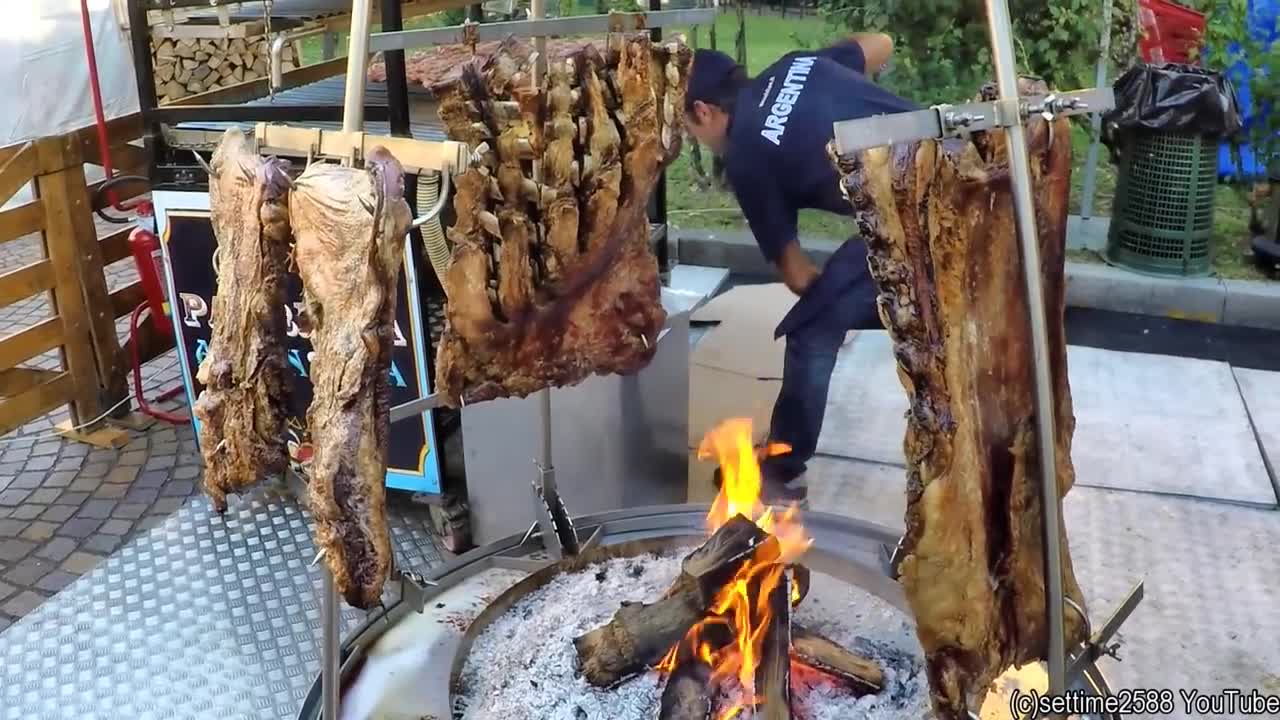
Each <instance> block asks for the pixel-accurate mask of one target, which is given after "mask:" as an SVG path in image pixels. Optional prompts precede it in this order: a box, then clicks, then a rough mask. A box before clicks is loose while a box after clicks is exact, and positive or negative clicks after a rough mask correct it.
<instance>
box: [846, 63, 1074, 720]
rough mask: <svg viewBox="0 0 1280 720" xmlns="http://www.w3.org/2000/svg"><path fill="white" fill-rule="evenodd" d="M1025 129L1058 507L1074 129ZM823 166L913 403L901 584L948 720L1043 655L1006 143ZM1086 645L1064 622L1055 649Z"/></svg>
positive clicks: (1023, 339)
mask: <svg viewBox="0 0 1280 720" xmlns="http://www.w3.org/2000/svg"><path fill="white" fill-rule="evenodd" d="M1026 87H1028V88H1029V89H1033V90H1034V86H1033V85H1027V86H1026ZM1029 133H1030V138H1029V147H1030V149H1031V151H1032V175H1033V183H1034V186H1035V199H1036V212H1037V221H1038V229H1039V234H1040V248H1041V254H1042V269H1043V275H1044V287H1045V305H1046V314H1047V317H1048V321H1049V328H1050V331H1049V347H1050V364H1051V371H1052V378H1053V383H1054V391H1055V396H1056V401H1057V403H1056V404H1057V414H1056V417H1055V424H1056V439H1057V469H1058V471H1057V476H1058V485H1059V488H1060V492H1061V493H1062V494H1065V493H1066V492H1067V491H1068V490H1069V489H1070V487H1071V485H1072V483H1073V481H1074V470H1073V468H1072V464H1071V436H1072V432H1073V431H1074V418H1073V414H1072V408H1071V392H1070V388H1069V385H1068V381H1067V364H1066V342H1065V336H1064V332H1063V309H1064V298H1065V286H1064V281H1063V277H1064V273H1063V262H1064V247H1065V233H1066V213H1067V198H1068V193H1069V186H1070V169H1071V157H1070V155H1071V149H1070V142H1071V141H1070V126H1069V124H1068V121H1066V120H1059V121H1057V122H1054V123H1052V124H1050V123H1046V122H1043V121H1039V120H1037V121H1035V122H1033V123H1032V124H1031V126H1030V128H1029ZM834 160H835V162H836V163H837V166H838V167H839V169H840V171H841V174H842V175H843V178H844V179H843V183H842V187H843V189H844V191H845V193H846V195H847V197H848V198H849V199H850V201H851V203H852V205H853V208H854V211H855V216H856V219H857V222H858V224H859V227H860V228H861V232H862V236H863V237H864V238H866V241H867V244H868V249H869V257H868V265H869V267H870V270H871V274H872V276H873V277H874V279H875V282H876V284H877V286H878V288H879V293H880V294H879V300H878V303H879V309H880V315H881V319H882V320H883V322H884V324H885V326H886V328H888V330H889V333H890V335H891V337H892V338H893V341H894V354H895V357H896V359H897V362H898V366H899V377H900V379H901V381H902V384H903V387H904V388H905V389H906V391H907V394H908V396H909V398H910V411H909V413H908V418H907V421H908V422H907V435H906V438H905V442H904V448H905V450H906V457H907V464H908V510H907V515H906V526H907V533H906V537H905V544H904V550H905V554H904V559H903V562H902V564H901V567H900V572H901V578H902V584H903V586H904V588H905V589H906V592H907V597H908V600H909V602H910V604H911V607H912V610H913V612H914V614H915V617H916V623H917V632H918V635H919V638H920V642H921V645H922V646H923V648H924V649H925V652H926V656H927V663H928V673H929V679H930V686H931V690H932V695H933V702H934V707H935V710H936V711H937V713H938V716H939V717H940V718H943V719H944V720H950V719H957V720H959V719H962V718H967V717H968V714H967V710H968V708H969V707H974V706H975V705H976V703H977V702H978V701H980V699H981V696H982V695H983V694H984V693H985V692H986V690H987V688H988V686H989V684H990V683H991V681H992V680H994V679H995V677H997V676H998V675H999V674H1000V673H1002V672H1003V671H1004V670H1005V669H1007V668H1008V667H1010V666H1011V665H1021V664H1025V663H1027V662H1030V661H1032V660H1035V659H1040V658H1043V657H1044V655H1045V653H1046V650H1047V648H1046V645H1047V633H1046V628H1045V623H1044V606H1045V599H1044V587H1043V547H1042V539H1041V532H1040V528H1041V515H1042V507H1041V503H1040V496H1039V490H1038V488H1039V478H1038V475H1039V472H1038V465H1037V461H1036V457H1035V456H1036V443H1035V435H1034V406H1033V401H1032V398H1033V397H1034V392H1033V391H1032V390H1033V387H1032V384H1033V379H1032V366H1031V363H1032V360H1031V356H1030V353H1031V349H1030V348H1031V342H1030V338H1029V337H1027V333H1028V332H1029V331H1028V320H1027V313H1028V309H1027V303H1026V295H1025V289H1024V285H1023V282H1022V277H1021V271H1020V263H1019V256H1020V251H1019V247H1018V240H1017V235H1016V232H1015V228H1014V217H1013V207H1012V200H1011V193H1010V188H1009V183H1008V170H1007V155H1006V151H1005V140H1004V138H1003V135H1002V133H1000V132H998V131H997V132H992V133H987V134H980V135H977V136H976V137H975V139H974V140H973V141H969V140H946V141H942V142H935V141H925V142H919V143H909V144H902V145H898V146H894V147H892V148H879V149H874V150H868V151H865V152H862V153H860V154H859V156H858V158H857V159H854V160H843V161H842V160H840V159H839V158H834ZM1062 547H1063V558H1064V568H1063V570H1064V587H1065V589H1066V593H1067V595H1068V596H1069V597H1071V598H1072V599H1073V600H1075V601H1076V602H1077V603H1079V604H1080V606H1081V607H1083V606H1084V600H1083V596H1082V595H1081V592H1080V588H1079V586H1078V584H1077V583H1076V580H1075V576H1074V573H1073V570H1072V565H1071V560H1070V553H1069V552H1068V548H1067V541H1066V535H1065V530H1064V532H1063V535H1062ZM1083 632H1084V628H1083V624H1082V622H1081V618H1080V617H1079V616H1078V615H1077V614H1076V613H1074V612H1068V613H1067V641H1068V645H1069V646H1070V645H1071V644H1072V643H1075V642H1078V641H1079V640H1081V639H1083Z"/></svg>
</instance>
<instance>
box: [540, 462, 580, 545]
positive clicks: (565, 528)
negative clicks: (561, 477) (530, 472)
mask: <svg viewBox="0 0 1280 720" xmlns="http://www.w3.org/2000/svg"><path fill="white" fill-rule="evenodd" d="M534 464H535V465H537V467H538V477H537V478H536V479H535V480H534V482H533V497H534V512H535V513H536V514H537V517H538V526H539V527H540V528H541V534H542V544H543V545H544V546H545V547H546V548H547V552H549V553H551V556H552V557H553V558H555V559H556V560H559V559H561V558H563V557H566V556H570V555H577V554H578V553H579V552H581V550H582V546H581V543H580V542H579V541H578V531H577V529H576V528H574V526H573V518H572V517H571V516H570V515H569V511H568V509H566V508H565V506H564V501H563V500H561V499H560V490H559V488H558V487H557V485H556V471H555V469H554V468H547V467H543V466H542V465H541V464H540V463H537V462H535V463H534Z"/></svg>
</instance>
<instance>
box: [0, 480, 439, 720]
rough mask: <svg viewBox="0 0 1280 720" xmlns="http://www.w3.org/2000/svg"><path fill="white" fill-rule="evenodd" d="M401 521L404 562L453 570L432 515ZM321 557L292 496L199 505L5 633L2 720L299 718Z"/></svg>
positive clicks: (351, 613)
mask: <svg viewBox="0 0 1280 720" xmlns="http://www.w3.org/2000/svg"><path fill="white" fill-rule="evenodd" d="M391 520H392V542H393V545H394V548H395V552H396V557H397V562H398V563H399V564H400V565H401V566H403V567H409V568H414V569H419V570H425V569H426V568H428V567H430V566H433V565H436V564H439V563H442V562H443V557H442V554H441V550H440V549H439V548H438V547H437V546H436V543H435V540H434V538H433V536H432V534H431V532H430V531H429V528H428V525H427V521H426V520H425V513H423V514H422V516H419V515H418V514H416V513H415V514H413V515H410V514H407V513H406V512H405V510H404V509H403V508H399V509H397V508H393V509H392V512H391ZM314 556H315V550H314V546H313V545H312V541H311V532H310V528H309V521H308V518H307V516H306V513H305V512H304V511H303V510H302V509H301V508H300V507H299V505H298V503H297V502H296V501H295V500H293V499H292V498H289V497H281V496H275V495H271V494H269V493H267V492H265V491H259V492H257V493H255V494H253V495H251V496H250V497H248V498H244V499H241V501H240V502H238V503H235V504H233V506H232V508H231V509H230V510H229V511H228V512H227V514H226V515H225V516H222V517H219V516H218V515H217V514H216V513H214V512H213V511H212V509H211V507H210V505H209V502H208V500H207V499H206V498H204V497H197V498H194V499H193V500H192V501H191V502H189V503H188V504H187V505H186V506H185V507H183V508H182V509H181V510H179V511H178V512H176V513H175V514H174V515H172V516H171V517H170V518H169V519H168V520H167V521H166V522H165V523H164V524H163V525H161V526H160V527H157V528H155V529H153V530H152V531H151V532H149V533H147V534H145V535H142V536H139V537H138V538H137V539H136V540H135V541H134V542H132V543H130V544H129V545H128V546H126V547H125V548H124V549H122V550H121V551H120V552H117V553H116V554H115V555H114V556H112V557H111V558H109V559H108V560H107V561H106V562H104V563H102V564H101V565H99V566H98V568H96V569H95V570H94V571H93V572H92V573H90V574H89V575H86V576H85V577H83V578H82V579H80V580H79V581H78V582H76V583H75V584H73V585H71V586H70V587H68V588H67V589H66V590H64V591H63V592H61V593H59V594H58V595H56V596H54V597H53V598H52V599H50V600H49V601H48V602H46V603H45V604H44V605H42V606H40V607H39V608H38V609H37V610H35V611H34V612H32V613H31V614H30V615H28V616H27V617H25V618H24V619H23V620H22V621H20V622H19V623H17V624H16V625H14V626H13V627H12V628H10V629H9V630H8V631H7V632H5V633H4V635H3V636H0V718H4V719H5V720H9V719H12V720H18V719H19V718H21V719H22V720H36V719H39V720H44V719H45V718H48V719H50V720H52V719H55V718H80V719H83V720H90V719H93V720H98V719H101V720H108V719H111V720H114V719H117V718H131V719H132V718H136V719H137V720H149V719H151V718H156V719H159V718H193V719H195V718H219V719H227V720H231V719H236V720H241V719H243V720H260V719H262V718H293V717H296V716H297V711H298V707H299V705H300V704H301V701H302V699H303V697H304V696H305V695H306V693H307V690H308V689H309V687H310V685H311V683H312V681H313V679H314V677H315V674H316V673H317V672H318V671H319V667H320V658H319V653H318V639H319V634H318V633H319V628H320V602H319V599H318V594H317V589H318V587H319V583H320V575H319V571H318V570H317V569H312V568H309V567H308V565H309V563H310V562H311V560H312V558H313V557H314ZM363 615H364V614H363V612H361V611H358V610H353V609H351V608H344V611H343V614H342V623H343V632H344V633H345V632H347V631H348V630H350V629H352V628H354V627H355V626H356V625H357V624H358V623H359V622H360V621H361V620H362V619H363Z"/></svg>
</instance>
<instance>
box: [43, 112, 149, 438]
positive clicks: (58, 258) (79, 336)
mask: <svg viewBox="0 0 1280 720" xmlns="http://www.w3.org/2000/svg"><path fill="white" fill-rule="evenodd" d="M36 149H37V152H38V155H39V168H40V174H39V175H37V176H36V177H35V186H36V194H37V196H38V197H39V199H40V203H41V205H42V206H43V208H44V215H45V231H44V245H45V252H46V254H47V255H48V257H49V263H50V265H51V266H52V269H53V276H54V289H53V292H52V293H51V298H50V301H51V304H52V306H53V311H54V313H55V314H56V315H57V316H58V317H59V318H60V319H61V322H62V341H63V344H62V349H61V355H62V361H63V365H64V367H66V369H67V371H68V372H69V373H70V375H71V381H72V384H73V388H74V390H73V393H72V401H71V403H70V404H71V421H70V422H68V423H65V424H64V425H62V426H60V427H59V431H60V432H63V433H64V434H67V435H68V436H71V437H73V438H75V439H78V440H83V441H86V442H90V443H91V444H94V445H103V444H105V445H108V446H113V447H114V446H117V445H119V444H122V442H121V441H122V440H123V441H126V442H127V439H128V438H127V435H125V434H124V433H123V432H122V431H112V430H107V431H103V432H101V433H97V432H95V431H96V430H98V428H97V427H94V426H90V427H86V428H81V429H80V431H76V430H74V428H76V426H78V425H81V424H84V423H85V422H87V421H89V420H93V419H94V418H97V417H98V416H99V415H100V414H102V411H103V410H104V409H105V407H109V406H105V407H104V401H109V402H110V403H111V404H114V403H115V402H117V401H118V400H119V399H121V398H123V397H124V395H125V393H127V386H126V385H125V382H124V375H123V374H122V373H119V372H117V364H116V355H117V353H118V352H119V342H118V340H117V339H116V329H115V317H114V314H113V313H112V312H111V303H110V301H109V298H108V295H107V288H106V278H105V277H104V275H103V269H102V255H101V250H100V249H99V248H98V241H97V231H96V229H95V228H94V226H93V218H92V216H91V215H90V212H91V210H90V209H89V200H88V195H87V191H86V189H85V185H86V182H85V176H84V168H83V165H82V163H83V158H82V156H81V154H80V145H79V142H78V141H77V140H76V139H75V138H72V137H70V136H59V137H51V138H42V139H41V140H39V141H38V142H37V144H36ZM104 390H106V391H110V392H104ZM112 398H114V399H112ZM95 425H96V423H95Z"/></svg>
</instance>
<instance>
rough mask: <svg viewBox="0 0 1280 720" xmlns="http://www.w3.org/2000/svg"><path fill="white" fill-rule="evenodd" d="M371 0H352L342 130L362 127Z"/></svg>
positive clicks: (353, 129)
mask: <svg viewBox="0 0 1280 720" xmlns="http://www.w3.org/2000/svg"><path fill="white" fill-rule="evenodd" d="M372 13H373V0H353V1H352V3H351V35H350V39H349V40H348V41H347V43H348V44H347V88H346V95H345V96H344V98H343V102H342V107H343V116H342V130H343V132H360V130H362V129H363V128H364V89H365V84H366V73H367V72H368V70H369V23H370V18H371V16H372Z"/></svg>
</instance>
